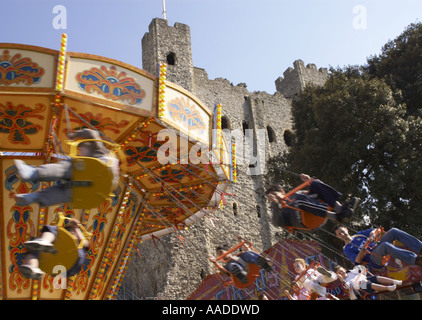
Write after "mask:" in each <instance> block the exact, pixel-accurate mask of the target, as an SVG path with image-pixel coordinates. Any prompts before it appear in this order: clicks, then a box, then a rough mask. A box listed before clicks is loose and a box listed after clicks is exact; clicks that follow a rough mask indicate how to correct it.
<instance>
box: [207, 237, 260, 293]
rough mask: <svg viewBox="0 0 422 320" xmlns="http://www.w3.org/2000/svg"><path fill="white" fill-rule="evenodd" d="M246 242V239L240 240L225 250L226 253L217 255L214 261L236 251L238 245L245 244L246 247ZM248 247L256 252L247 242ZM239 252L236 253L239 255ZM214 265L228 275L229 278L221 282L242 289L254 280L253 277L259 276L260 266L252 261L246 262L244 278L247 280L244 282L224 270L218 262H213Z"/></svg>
mask: <svg viewBox="0 0 422 320" xmlns="http://www.w3.org/2000/svg"><path fill="white" fill-rule="evenodd" d="M246 244H247V242H246V241H242V242H240V243H239V244H237V245H236V246H234V247H233V248H231V249H229V250H227V252H226V253H223V254H222V255H221V256H219V257H218V258H217V259H216V261H219V260H221V259H223V258H224V257H225V256H227V255H228V254H229V253H232V252H234V251H236V250H237V249H239V248H240V247H243V246H245V247H246ZM248 245H249V248H250V249H251V250H253V251H255V252H257V251H256V250H255V249H254V248H253V247H252V244H251V243H249V244H248ZM257 253H258V252H257ZM240 254H241V253H238V254H237V256H238V255H240ZM215 267H216V268H218V269H219V270H220V271H222V272H224V273H228V274H229V275H230V280H228V281H224V280H222V279H221V277H220V279H221V280H222V282H223V284H224V285H225V286H229V285H233V286H234V287H236V288H238V289H244V288H247V287H249V286H250V285H251V284H252V283H253V282H254V281H255V279H256V278H257V277H258V276H259V273H260V271H261V268H260V267H259V266H258V265H256V264H254V263H248V266H247V271H248V273H247V275H246V279H247V282H246V283H242V282H241V281H240V280H239V279H238V278H237V277H236V276H235V275H233V274H232V273H230V272H229V271H228V270H226V269H225V268H223V267H222V266H220V265H219V264H218V263H216V262H215Z"/></svg>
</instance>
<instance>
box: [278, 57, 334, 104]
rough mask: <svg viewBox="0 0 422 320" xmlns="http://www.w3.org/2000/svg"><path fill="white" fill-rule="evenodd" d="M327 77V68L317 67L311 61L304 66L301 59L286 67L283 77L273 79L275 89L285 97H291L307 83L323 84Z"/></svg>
mask: <svg viewBox="0 0 422 320" xmlns="http://www.w3.org/2000/svg"><path fill="white" fill-rule="evenodd" d="M327 78H328V69H327V68H319V69H317V66H316V65H315V64H313V63H309V64H307V65H306V66H305V63H304V62H303V61H302V60H300V59H299V60H296V61H294V62H293V68H291V67H289V68H287V69H286V70H285V71H284V73H283V77H279V78H278V79H277V80H276V81H275V85H276V89H277V91H278V92H280V93H282V94H283V95H284V96H285V97H286V98H292V97H293V96H295V95H297V94H298V93H299V92H301V91H302V90H303V89H304V88H305V86H306V85H307V84H309V83H312V84H316V85H323V84H324V83H325V81H326V80H327Z"/></svg>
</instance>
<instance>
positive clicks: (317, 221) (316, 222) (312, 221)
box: [282, 179, 330, 233]
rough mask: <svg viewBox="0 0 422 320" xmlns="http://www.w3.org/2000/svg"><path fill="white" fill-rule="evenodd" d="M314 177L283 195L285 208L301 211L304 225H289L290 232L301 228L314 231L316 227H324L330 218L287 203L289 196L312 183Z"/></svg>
mask: <svg viewBox="0 0 422 320" xmlns="http://www.w3.org/2000/svg"><path fill="white" fill-rule="evenodd" d="M312 181H313V179H309V180H307V181H305V182H303V183H302V184H301V185H299V186H297V187H296V188H294V189H292V190H290V191H289V192H288V193H286V194H285V195H284V196H283V199H282V200H283V201H282V206H283V208H290V209H293V210H297V211H299V212H300V220H301V221H300V222H301V224H302V225H303V228H302V227H296V226H295V227H293V226H287V227H286V229H287V231H289V233H293V231H294V230H301V231H313V230H315V229H318V228H320V227H322V226H323V225H324V224H325V223H326V222H327V220H328V218H327V217H320V216H317V215H314V214H311V213H309V212H306V211H304V210H301V209H298V208H295V207H292V206H289V205H287V203H286V200H289V197H290V196H291V195H293V194H294V193H296V192H298V191H300V190H302V189H303V188H305V187H307V186H309V185H310V184H311V183H312ZM328 210H330V207H328Z"/></svg>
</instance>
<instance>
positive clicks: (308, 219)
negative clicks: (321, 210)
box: [300, 210, 327, 231]
mask: <svg viewBox="0 0 422 320" xmlns="http://www.w3.org/2000/svg"><path fill="white" fill-rule="evenodd" d="M300 214H301V216H302V224H303V225H304V226H305V227H306V228H307V230H309V231H310V230H314V229H318V228H320V227H322V226H323V225H324V224H325V223H326V222H327V217H320V216H316V215H314V214H311V213H309V212H306V211H303V210H301V212H300Z"/></svg>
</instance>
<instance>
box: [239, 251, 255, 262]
mask: <svg viewBox="0 0 422 320" xmlns="http://www.w3.org/2000/svg"><path fill="white" fill-rule="evenodd" d="M239 257H240V258H242V260H243V261H245V262H247V263H255V264H256V263H257V262H258V258H259V257H260V255H259V254H258V253H256V252H255V251H245V252H242V253H241V254H240V255H239Z"/></svg>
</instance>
